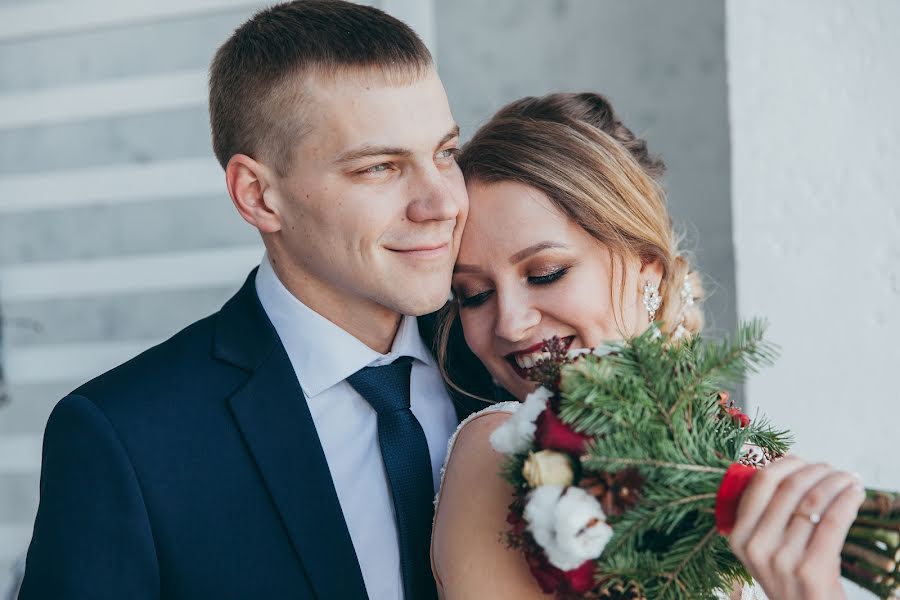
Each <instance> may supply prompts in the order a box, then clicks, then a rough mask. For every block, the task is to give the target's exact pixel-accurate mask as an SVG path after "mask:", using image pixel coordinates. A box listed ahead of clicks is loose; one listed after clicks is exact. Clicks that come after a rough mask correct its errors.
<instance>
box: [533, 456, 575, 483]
mask: <svg viewBox="0 0 900 600" xmlns="http://www.w3.org/2000/svg"><path fill="white" fill-rule="evenodd" d="M522 476H523V477H524V478H525V481H527V482H528V485H529V486H531V487H533V488H536V487H539V486H542V485H559V486H562V487H566V486H568V485H572V482H573V481H574V480H575V473H574V472H573V471H572V462H571V461H570V460H569V456H568V455H567V454H564V453H562V452H557V451H555V450H541V451H540V452H535V453H532V454H530V455H529V456H528V459H527V460H526V461H525V464H524V465H523V466H522Z"/></svg>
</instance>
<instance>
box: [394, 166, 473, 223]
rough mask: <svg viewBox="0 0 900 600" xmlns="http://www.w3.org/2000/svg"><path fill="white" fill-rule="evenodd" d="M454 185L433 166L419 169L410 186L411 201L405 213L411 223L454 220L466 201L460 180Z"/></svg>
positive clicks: (464, 190)
mask: <svg viewBox="0 0 900 600" xmlns="http://www.w3.org/2000/svg"><path fill="white" fill-rule="evenodd" d="M458 179H459V183H458V185H457V184H456V182H455V180H454V179H453V178H449V177H446V176H445V175H444V174H442V172H441V171H440V170H439V169H438V168H437V167H435V166H431V167H428V168H424V169H421V170H420V171H419V172H418V173H417V175H416V178H415V180H414V181H413V182H412V184H411V190H410V192H411V194H412V195H413V201H412V202H411V203H410V204H409V208H408V209H407V213H408V216H409V219H410V220H411V221H416V222H423V221H450V220H453V219H456V218H457V216H458V215H459V213H460V211H461V210H462V206H463V203H464V202H465V201H466V188H465V185H464V184H463V183H462V178H458ZM457 187H458V188H459V189H456V188H457Z"/></svg>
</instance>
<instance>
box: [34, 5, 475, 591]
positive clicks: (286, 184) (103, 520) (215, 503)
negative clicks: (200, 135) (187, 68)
mask: <svg viewBox="0 0 900 600" xmlns="http://www.w3.org/2000/svg"><path fill="white" fill-rule="evenodd" d="M210 115H211V123H212V132H213V146H214V149H215V152H216V156H217V157H218V159H219V161H220V162H221V164H222V165H223V167H224V168H225V179H226V183H227V186H228V191H229V194H230V195H231V198H232V200H233V202H234V205H235V207H236V208H237V210H238V212H239V213H240V215H241V216H242V217H243V218H244V219H245V220H246V221H247V222H249V223H250V224H251V225H253V226H254V227H256V228H257V229H258V230H259V232H260V234H261V236H262V239H263V242H264V244H265V247H266V257H265V258H264V259H263V261H262V263H261V265H260V267H259V269H258V270H255V271H254V272H253V273H251V275H250V277H249V278H248V279H247V282H246V283H245V284H244V286H243V288H242V289H241V290H240V291H239V292H238V293H237V295H235V296H234V297H233V298H232V299H231V300H229V301H228V303H227V304H226V305H225V306H224V307H223V308H222V310H221V311H219V312H218V313H216V314H214V315H212V316H210V317H208V318H206V319H203V320H201V321H198V322H197V323H194V324H193V325H191V326H189V327H187V328H186V329H185V330H183V331H182V332H180V333H178V334H177V335H175V336H174V337H173V338H171V339H170V340H168V341H167V342H165V343H163V344H161V345H159V346H157V347H155V348H152V349H150V350H148V351H147V352H145V353H144V354H142V355H140V356H138V357H137V358H135V359H133V360H131V361H129V362H127V363H125V364H124V365H122V366H120V367H118V368H116V369H113V370H112V371H110V372H108V373H106V374H104V375H102V376H100V377H98V378H97V379H95V380H93V381H91V382H89V383H87V384H85V385H84V386H82V387H80V388H79V389H77V390H75V391H74V392H73V393H72V394H70V395H69V396H67V397H66V398H64V399H63V400H62V401H61V402H60V403H59V404H58V405H57V407H56V408H55V410H54V411H53V414H52V415H51V417H50V419H49V422H48V424H47V430H46V433H45V437H44V458H43V467H42V473H41V502H40V507H39V510H38V515H37V520H36V522H35V529H34V537H33V540H32V543H31V546H30V548H29V553H28V559H27V564H26V573H25V581H24V583H23V587H22V591H21V595H20V598H22V600H32V599H35V598H88V597H89V598H110V599H116V600H122V599H125V598H127V599H130V600H131V599H141V598H186V599H187V598H190V599H199V598H215V599H217V600H218V599H222V598H322V599H329V600H331V599H344V598H364V597H366V596H367V595H368V596H369V597H371V598H391V599H394V598H407V599H408V600H409V599H412V598H415V599H419V598H430V597H434V594H435V591H434V582H433V580H432V578H431V573H430V568H429V552H428V543H429V534H430V524H431V516H432V504H431V500H432V497H433V494H434V491H435V486H436V483H437V481H438V471H439V469H440V465H441V463H442V461H443V458H444V452H445V449H446V442H447V439H448V438H449V436H450V434H451V433H452V431H453V430H454V429H455V427H456V425H457V423H458V421H459V418H460V416H461V414H462V413H461V412H460V413H457V411H455V410H454V406H453V404H452V403H451V401H450V399H449V398H448V397H447V395H446V393H445V392H444V390H443V387H442V385H441V381H440V378H439V376H438V373H437V370H436V368H435V365H434V359H433V358H432V356H431V355H430V354H429V352H428V351H427V349H426V345H425V344H424V343H423V340H422V339H421V338H420V337H419V334H418V328H417V323H416V319H415V317H413V316H409V315H425V314H427V313H430V312H432V311H434V310H436V309H437V308H439V307H440V306H441V305H442V304H443V303H444V302H445V300H446V298H447V296H448V291H449V287H450V278H451V272H452V267H453V262H454V260H455V257H456V252H457V248H458V244H459V239H460V235H461V232H462V227H463V225H464V222H465V217H466V211H467V198H466V193H465V186H464V183H463V180H462V176H461V174H460V171H459V169H458V168H457V166H456V163H455V161H454V152H455V148H456V144H457V143H458V128H457V126H456V124H455V123H454V120H453V117H452V115H451V113H450V109H449V107H448V104H447V98H446V95H445V93H444V90H443V87H442V85H441V82H440V80H439V78H438V76H437V74H436V72H435V70H434V66H433V64H432V61H431V56H430V55H429V53H428V50H427V49H426V48H425V46H424V45H423V44H422V42H421V41H420V40H419V39H418V37H416V35H415V34H414V33H413V32H412V31H411V30H410V29H409V28H408V27H407V26H405V25H404V24H403V23H401V22H399V21H397V20H396V19H393V18H391V17H389V16H388V15H386V14H384V13H382V12H380V11H378V10H376V9H374V8H369V7H363V6H356V5H353V4H350V3H346V2H339V1H336V0H331V1H329V0H307V1H304V2H292V3H288V4H283V5H280V6H276V7H273V8H270V9H268V10H265V11H263V12H261V13H259V14H257V15H256V16H255V17H254V18H253V19H251V20H250V21H248V22H247V23H245V24H244V25H243V26H242V27H240V28H239V29H238V30H237V31H236V32H235V33H234V35H233V36H232V37H231V38H230V39H229V40H228V41H227V42H226V43H225V44H224V45H223V46H222V47H221V48H220V49H219V51H218V53H217V54H216V57H215V59H214V62H213V65H212V68H211V77H210ZM410 403H411V404H410Z"/></svg>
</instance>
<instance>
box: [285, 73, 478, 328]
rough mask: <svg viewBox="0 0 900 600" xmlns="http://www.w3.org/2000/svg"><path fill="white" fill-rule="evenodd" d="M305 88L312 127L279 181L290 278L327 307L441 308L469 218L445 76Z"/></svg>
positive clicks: (352, 78) (317, 81)
mask: <svg viewBox="0 0 900 600" xmlns="http://www.w3.org/2000/svg"><path fill="white" fill-rule="evenodd" d="M304 88H305V89H304V93H305V96H306V98H305V102H304V114H303V118H304V119H305V122H306V123H308V124H309V125H310V126H311V129H310V131H309V132H308V133H307V135H305V136H304V137H303V139H302V142H301V143H300V145H299V146H298V147H297V148H296V150H295V154H294V156H293V159H292V163H291V167H290V168H289V169H288V171H287V174H286V175H285V177H284V178H282V179H281V180H280V181H279V182H278V184H277V186H276V193H278V194H279V196H280V198H281V201H280V202H279V204H280V205H281V207H282V208H281V210H280V215H279V216H280V218H281V222H282V229H281V232H280V235H279V240H278V244H279V245H280V246H281V249H282V251H283V252H284V253H285V254H286V256H287V258H288V260H289V261H290V263H291V265H290V268H291V270H292V272H291V274H290V276H291V277H292V279H294V280H295V281H296V282H297V283H298V285H299V286H301V287H302V289H303V290H304V294H316V295H317V298H316V299H315V300H317V301H318V302H320V303H321V302H335V301H338V302H342V303H346V306H347V307H353V308H354V310H357V309H359V308H362V309H363V310H365V309H366V308H371V309H373V310H376V311H378V310H382V311H383V309H388V310H389V311H392V312H398V313H401V314H411V315H421V314H426V313H428V312H431V311H434V310H436V309H437V308H439V307H440V306H442V305H443V304H444V302H445V301H446V299H447V296H448V293H449V290H450V278H451V275H452V272H453V263H454V261H455V260H456V254H457V251H458V249H459V240H460V237H461V234H462V229H463V225H464V224H465V219H466V214H467V211H468V198H467V196H466V188H465V183H464V182H463V178H462V174H461V173H460V170H459V167H458V166H457V165H456V160H455V156H454V153H455V151H456V148H457V145H458V143H459V136H458V128H457V126H456V123H455V121H454V119H453V115H451V113H450V107H449V105H448V102H447V96H446V94H445V92H444V88H443V86H442V85H441V81H440V79H439V78H438V76H437V73H436V72H434V70H429V72H428V73H427V74H426V75H425V76H424V77H422V78H421V79H418V80H416V81H414V82H412V83H408V84H404V85H397V84H394V83H391V82H388V81H385V80H384V79H383V78H382V77H380V76H378V75H375V74H365V73H362V74H359V75H344V76H337V77H334V78H329V79H325V78H321V77H310V78H309V79H308V80H307V82H306V85H305V86H304ZM314 303H315V302H314ZM318 308H319V309H321V308H323V307H322V306H319V307H318ZM320 312H321V310H320Z"/></svg>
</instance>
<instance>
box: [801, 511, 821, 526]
mask: <svg viewBox="0 0 900 600" xmlns="http://www.w3.org/2000/svg"><path fill="white" fill-rule="evenodd" d="M794 516H795V517H803V518H804V519H806V520H807V521H809V522H810V523H812V524H813V525H818V524H819V521H821V520H822V515H820V514H819V513H805V512H803V511H802V510H795V511H794Z"/></svg>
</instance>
